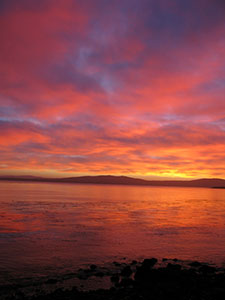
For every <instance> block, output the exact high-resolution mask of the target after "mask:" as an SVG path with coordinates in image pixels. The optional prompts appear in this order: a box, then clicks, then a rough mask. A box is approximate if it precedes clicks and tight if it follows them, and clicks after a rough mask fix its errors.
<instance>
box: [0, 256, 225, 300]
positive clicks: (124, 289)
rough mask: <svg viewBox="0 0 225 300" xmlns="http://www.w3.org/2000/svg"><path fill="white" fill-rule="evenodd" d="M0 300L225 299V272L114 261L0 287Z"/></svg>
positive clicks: (176, 263)
mask: <svg viewBox="0 0 225 300" xmlns="http://www.w3.org/2000/svg"><path fill="white" fill-rule="evenodd" d="M68 283H69V284H68ZM0 296H1V299H7V300H12V299H18V300H22V299H24V300H51V299H52V300H53V299H54V300H55V299H56V300H57V299H61V300H64V299H67V300H68V299H93V300H95V299H96V300H97V299H113V300H114V299H161V300H163V299H168V298H172V299H174V300H175V299H181V300H187V299H196V300H198V299H202V300H204V299H206V300H208V299H212V300H214V299H225V269H224V268H222V267H216V266H213V265H210V264H208V263H203V262H198V261H182V260H178V259H176V258H174V259H167V258H163V259H161V260H157V259H156V258H150V259H144V260H143V261H136V260H133V261H131V262H116V261H114V262H112V263H111V264H110V265H107V266H97V265H94V264H92V265H90V266H89V267H88V268H82V269H79V270H77V272H74V273H69V274H65V275H63V276H58V277H57V276H56V277H52V278H50V277H49V278H45V279H44V280H43V281H42V282H40V283H39V285H38V284H37V282H36V283H33V285H32V284H30V285H29V284H27V285H26V284H25V283H24V284H23V285H19V284H17V285H16V284H14V285H7V286H3V285H1V286H0Z"/></svg>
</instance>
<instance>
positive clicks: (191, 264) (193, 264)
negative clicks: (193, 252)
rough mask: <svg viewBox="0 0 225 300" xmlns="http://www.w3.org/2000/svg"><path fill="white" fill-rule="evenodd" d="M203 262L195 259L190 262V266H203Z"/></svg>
mask: <svg viewBox="0 0 225 300" xmlns="http://www.w3.org/2000/svg"><path fill="white" fill-rule="evenodd" d="M201 265H202V264H201V263H200V262H198V261H193V262H191V263H190V264H189V266H191V267H194V268H198V267H201Z"/></svg>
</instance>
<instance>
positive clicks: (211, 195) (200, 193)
mask: <svg viewBox="0 0 225 300" xmlns="http://www.w3.org/2000/svg"><path fill="white" fill-rule="evenodd" d="M151 256H155V257H157V258H162V257H169V258H174V257H178V258H180V259H191V260H194V259H197V260H201V261H207V262H213V263H216V264H219V265H223V266H224V265H225V190H217V189H206V188H172V187H141V186H140V187H139V186H133V187H132V186H114V185H79V184H57V183H22V182H0V279H1V280H3V281H7V280H8V281H10V280H11V279H12V278H22V277H26V276H27V277H29V276H30V277H32V276H45V275H49V274H54V273H56V272H57V273H60V272H62V273H64V272H68V271H72V270H74V269H77V268H78V267H79V266H82V265H85V264H89V263H97V264H99V263H103V262H107V261H113V260H120V259H122V258H123V257H126V258H127V259H128V260H129V259H135V258H137V259H138V258H143V257H151Z"/></svg>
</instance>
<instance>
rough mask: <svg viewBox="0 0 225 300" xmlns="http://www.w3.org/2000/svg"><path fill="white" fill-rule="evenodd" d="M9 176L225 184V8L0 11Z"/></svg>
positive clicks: (163, 1)
mask: <svg viewBox="0 0 225 300" xmlns="http://www.w3.org/2000/svg"><path fill="white" fill-rule="evenodd" d="M5 174H11V175H15V174H17V175H18V174H23V175H24V174H30V175H42V176H56V177H57V176H60V177H61V176H63V177H65V176H79V175H97V174H112V175H128V176H134V177H143V178H144V177H146V178H200V177H220V178H225V1H224V0H198V1H196V0H110V1H109V0H1V1H0V175H5Z"/></svg>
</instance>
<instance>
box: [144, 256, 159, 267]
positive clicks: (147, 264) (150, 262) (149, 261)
mask: <svg viewBox="0 0 225 300" xmlns="http://www.w3.org/2000/svg"><path fill="white" fill-rule="evenodd" d="M157 261H158V260H157V259H156V258H150V259H149V258H147V259H144V260H143V262H142V266H143V267H147V268H152V267H153V266H154V265H155V264H156V263H157Z"/></svg>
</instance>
